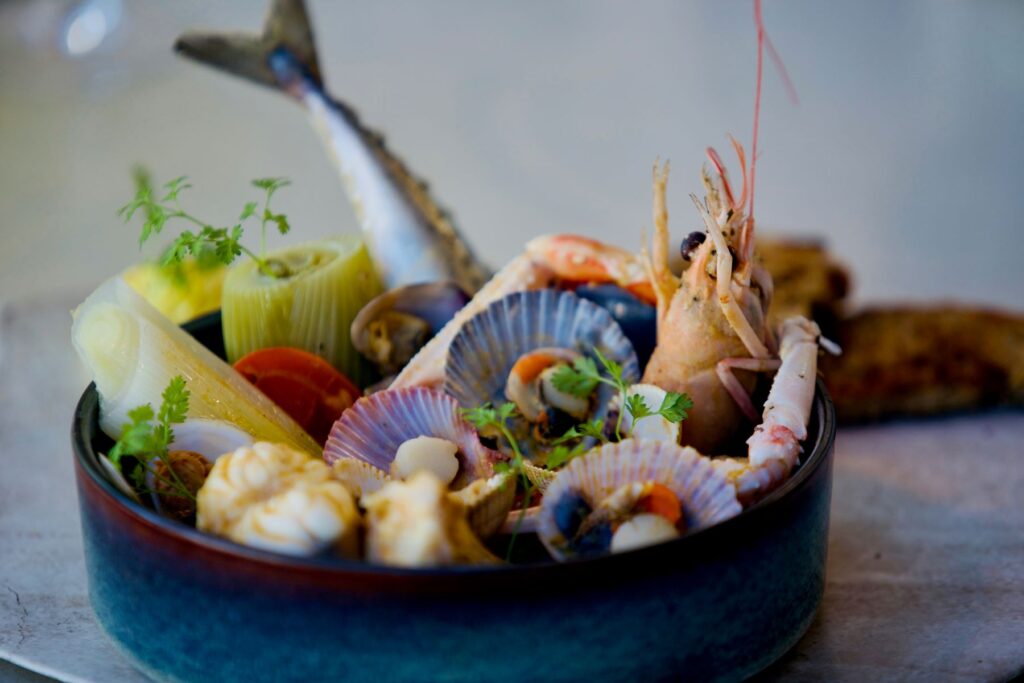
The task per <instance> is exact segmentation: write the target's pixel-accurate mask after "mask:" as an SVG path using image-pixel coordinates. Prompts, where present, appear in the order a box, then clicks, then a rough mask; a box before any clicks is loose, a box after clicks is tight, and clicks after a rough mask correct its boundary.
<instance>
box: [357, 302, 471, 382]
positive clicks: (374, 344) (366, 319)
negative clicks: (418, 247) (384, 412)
mask: <svg viewBox="0 0 1024 683" xmlns="http://www.w3.org/2000/svg"><path fill="white" fill-rule="evenodd" d="M468 301H469V297H468V296H467V295H466V293H465V292H464V291H463V290H462V288H461V287H459V286H458V285H457V284H455V283H454V282H428V283H421V284H415V285H405V286H403V287H398V288H396V289H392V290H390V291H388V292H384V293H383V294H381V295H380V296H378V297H376V298H375V299H373V300H372V301H370V303H368V304H366V306H364V307H363V309H362V310H361V311H359V315H357V316H356V317H355V319H354V320H353V321H352V343H353V344H354V345H355V347H356V349H357V350H358V351H359V352H360V353H361V354H363V355H364V356H365V357H366V358H367V359H369V360H370V362H372V363H373V364H374V365H376V366H377V369H378V370H379V371H380V372H381V374H383V375H393V374H395V373H396V372H398V371H399V370H401V369H402V368H403V367H405V365H406V363H408V362H409V360H410V359H411V358H412V357H413V356H414V355H416V353H417V352H418V351H419V350H420V348H422V347H423V345H424V344H426V343H427V341H429V340H430V338H431V337H433V336H434V335H435V334H437V332H438V331H439V330H440V329H441V328H442V327H444V326H445V324H446V323H447V322H448V321H449V320H451V319H452V317H453V316H454V315H455V314H456V313H458V311H459V310H460V309H461V308H462V307H463V306H465V305H466V303H467V302H468Z"/></svg>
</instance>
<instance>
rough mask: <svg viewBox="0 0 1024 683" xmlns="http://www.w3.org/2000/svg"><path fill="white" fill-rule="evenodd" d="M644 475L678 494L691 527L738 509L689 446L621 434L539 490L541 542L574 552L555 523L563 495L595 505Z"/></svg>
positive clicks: (562, 554)
mask: <svg viewBox="0 0 1024 683" xmlns="http://www.w3.org/2000/svg"><path fill="white" fill-rule="evenodd" d="M646 481H654V482H657V483H659V484H663V485H665V486H667V487H668V488H669V489H671V490H672V491H673V492H674V493H675V494H676V496H678V498H679V502H680V504H681V506H682V510H683V516H684V518H685V519H686V528H687V530H690V531H693V530H697V529H702V528H704V527H708V526H711V525H713V524H717V523H718V522H721V521H723V520H726V519H729V518H730V517H734V516H735V515H738V514H739V513H740V512H741V510H742V509H743V508H742V507H741V506H740V503H739V501H738V500H737V499H736V489H735V488H734V487H733V486H732V484H730V483H729V482H728V481H727V480H726V478H725V476H724V475H723V474H722V473H721V472H719V471H717V470H716V469H715V467H714V466H713V465H712V464H711V461H710V460H709V459H707V458H705V457H703V456H701V455H700V454H699V453H697V451H695V450H694V449H692V448H683V447H681V446H678V445H676V444H672V443H668V442H664V441H649V440H634V439H626V440H625V441H620V442H619V443H614V444H606V445H604V446H601V447H600V448H596V449H594V450H593V451H591V452H590V453H587V454H586V455H583V456H581V457H579V458H576V459H575V460H573V461H572V462H570V463H569V464H568V465H567V466H566V468H565V469H564V470H562V471H561V472H559V473H558V476H557V477H556V478H555V481H553V482H552V483H551V485H550V486H549V487H548V489H547V491H546V492H545V493H544V499H543V500H542V501H541V510H540V514H539V519H538V522H537V526H538V529H537V533H538V535H539V536H540V540H541V542H543V543H544V547H546V548H547V549H548V552H550V553H551V555H552V556H553V557H555V558H556V559H558V560H567V559H570V558H572V557H573V556H574V553H573V551H572V549H571V548H570V547H569V541H568V539H566V538H565V537H564V536H563V535H562V533H561V532H560V531H559V529H558V526H557V524H556V523H555V505H556V504H557V503H558V500H559V499H560V498H561V497H562V496H563V495H565V494H567V493H570V492H575V493H578V494H580V495H582V496H583V498H584V499H585V500H586V501H587V504H588V505H590V507H591V508H596V507H597V506H598V505H599V504H600V503H601V502H602V501H603V500H605V499H606V498H608V496H610V495H612V494H613V493H614V492H616V491H617V490H619V489H620V488H621V487H622V486H623V485H625V484H630V483H633V482H646Z"/></svg>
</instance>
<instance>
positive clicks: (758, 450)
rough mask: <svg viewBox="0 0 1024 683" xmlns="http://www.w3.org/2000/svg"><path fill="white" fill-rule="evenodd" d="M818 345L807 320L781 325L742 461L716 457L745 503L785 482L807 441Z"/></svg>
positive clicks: (817, 332) (814, 327) (817, 335)
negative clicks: (774, 366) (758, 417)
mask: <svg viewBox="0 0 1024 683" xmlns="http://www.w3.org/2000/svg"><path fill="white" fill-rule="evenodd" d="M819 342H824V340H822V339H821V332H820V330H819V329H818V326H817V325H815V324H814V323H813V322H811V321H809V320H807V319H806V318H802V317H799V316H797V317H795V318H790V319H788V320H786V321H785V322H784V323H783V324H782V337H781V340H780V344H781V346H780V350H779V357H780V363H781V364H780V366H779V370H778V372H777V373H776V374H775V379H774V380H773V382H772V387H771V390H770V391H769V392H768V398H767V399H766V400H765V403H764V411H763V414H762V421H761V424H759V425H758V426H757V427H756V428H755V429H754V433H753V434H752V435H751V436H750V438H749V439H747V446H748V451H747V458H746V459H742V458H716V459H714V460H712V463H713V464H714V466H715V468H716V469H717V470H718V471H719V472H721V473H722V474H724V475H725V476H726V477H728V479H729V481H730V482H732V483H733V485H734V486H735V487H736V492H737V495H738V496H739V498H740V500H741V502H743V504H744V505H750V504H752V503H754V502H756V501H758V500H760V499H761V498H763V497H764V496H765V495H767V494H768V493H770V492H771V491H773V490H775V489H776V488H778V487H779V486H780V485H781V484H782V483H783V482H785V481H786V479H788V478H789V475H790V473H791V472H792V471H793V467H795V466H796V464H797V459H798V458H799V456H800V453H801V452H802V450H803V448H802V446H801V442H802V441H803V440H804V439H806V438H807V423H808V421H809V420H810V416H811V405H812V403H813V401H814V391H815V380H816V379H817V364H818V344H819Z"/></svg>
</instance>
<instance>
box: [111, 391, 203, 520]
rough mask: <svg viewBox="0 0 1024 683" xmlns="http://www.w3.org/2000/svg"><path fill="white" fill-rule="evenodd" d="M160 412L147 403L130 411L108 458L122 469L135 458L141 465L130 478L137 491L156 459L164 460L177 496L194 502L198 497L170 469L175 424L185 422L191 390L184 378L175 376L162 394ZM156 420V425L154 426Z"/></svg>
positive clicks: (138, 464) (135, 468)
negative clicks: (124, 460) (125, 461)
mask: <svg viewBox="0 0 1024 683" xmlns="http://www.w3.org/2000/svg"><path fill="white" fill-rule="evenodd" d="M161 399H162V402H161V404H160V410H158V411H156V412H155V413H154V411H153V406H151V405H150V404H148V403H146V404H145V405H141V406H138V407H137V408H133V409H132V410H129V411H128V419H129V420H131V422H128V423H125V424H124V426H123V427H122V428H121V436H120V438H118V440H117V443H115V444H114V447H113V448H111V449H110V452H109V453H107V457H108V458H109V459H110V461H111V462H112V463H114V466H115V467H118V468H120V467H121V466H122V465H121V459H122V458H123V457H125V456H132V457H134V458H135V459H136V460H137V461H138V462H136V463H135V466H134V468H133V469H132V470H131V471H130V472H129V473H128V476H129V478H131V480H132V481H133V482H134V483H135V485H136V486H137V487H138V488H142V487H143V484H144V482H145V478H146V470H147V469H149V468H150V467H151V466H152V464H153V463H154V461H155V460H162V461H163V462H164V464H165V465H167V471H168V473H169V474H170V480H166V483H168V484H170V485H171V488H172V489H174V491H175V494H176V495H179V496H182V497H185V498H188V499H190V500H195V496H194V495H192V493H191V491H189V490H188V488H187V487H186V486H185V484H184V483H183V482H182V481H181V479H180V478H179V477H178V475H177V473H175V471H174V468H173V467H171V466H170V460H169V457H168V452H167V449H168V447H169V446H170V445H171V442H172V441H174V429H173V426H172V425H175V424H180V423H182V422H184V421H185V418H186V416H187V415H188V403H189V391H188V389H187V388H186V387H185V378H184V377H182V376H181V375H177V376H176V377H173V378H172V379H171V381H170V382H169V383H168V385H167V388H166V389H164V391H163V394H162V395H161ZM154 420H155V421H156V424H154Z"/></svg>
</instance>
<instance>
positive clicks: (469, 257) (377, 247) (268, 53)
mask: <svg viewBox="0 0 1024 683" xmlns="http://www.w3.org/2000/svg"><path fill="white" fill-rule="evenodd" d="M175 49H176V50H177V51H178V52H179V53H181V54H183V55H185V56H187V57H190V58H193V59H196V60H198V61H200V62H203V63H205V64H208V65H211V66H214V67H216V68H218V69H222V70H225V71H228V72H230V73H233V74H235V75H238V76H242V77H244V78H247V79H249V80H252V81H255V82H257V83H260V84H262V85H266V86H269V87H273V88H275V89H278V90H282V91H284V92H286V93H287V94H289V95H291V96H292V97H293V98H294V99H295V100H297V101H298V102H299V103H300V104H302V105H303V107H304V108H305V109H306V111H307V112H308V114H309V117H310V120H311V122H312V123H313V127H314V128H315V129H316V131H317V132H318V133H319V135H320V137H321V139H322V140H323V142H324V144H325V145H326V147H327V149H328V151H329V152H330V155H331V158H332V159H333V160H334V162H335V164H336V166H337V168H338V171H339V173H340V175H341V178H342V181H343V183H344V186H345V190H346V193H347V194H348V197H349V201H350V202H351V204H352V206H353V208H354V210H355V213H356V217H357V219H358V220H359V224H360V227H361V229H362V231H363V235H364V238H365V240H366V242H367V246H368V247H369V249H370V253H371V254H372V255H373V258H374V261H375V263H376V265H377V269H378V271H379V272H380V276H381V278H382V279H383V280H384V282H385V283H386V285H387V287H388V288H389V289H390V288H393V287H397V286H401V285H407V284H413V283H418V282H432V281H437V280H452V281H454V282H456V283H458V284H459V286H461V287H462V288H463V289H464V290H465V291H467V292H469V293H471V294H472V293H474V292H476V291H477V290H478V289H479V288H480V286H481V285H482V284H483V283H484V282H485V281H486V280H487V279H488V278H489V277H490V274H491V273H490V271H489V270H488V269H487V268H486V267H485V266H484V265H483V264H482V263H481V262H480V261H479V260H478V259H477V258H476V256H475V255H474V254H473V252H472V251H471V250H470V248H469V247H468V246H467V245H466V243H465V241H464V240H463V239H462V237H461V235H460V234H459V232H458V231H457V230H456V228H455V226H454V225H453V224H452V222H451V219H450V216H449V215H448V214H447V212H446V211H444V210H443V209H442V208H440V207H439V206H438V204H437V203H436V202H435V201H434V200H433V198H432V197H431V196H430V193H429V192H428V191H427V187H426V184H425V183H424V182H423V181H421V180H420V179H419V178H417V177H416V176H415V175H413V173H412V172H411V171H410V170H409V169H408V168H407V167H406V166H405V164H404V163H402V161H401V160H399V159H398V158H397V157H396V156H394V155H393V154H392V153H391V152H390V151H389V150H388V149H387V148H386V147H385V146H384V142H383V138H382V137H381V136H380V135H379V134H377V133H375V132H373V131H372V130H370V129H368V128H366V127H365V126H364V125H363V124H362V123H361V122H360V120H359V117H358V116H357V115H356V113H355V112H354V111H353V110H352V108H351V107H349V106H348V105H346V104H344V103H343V102H340V101H338V100H336V99H334V98H333V97H331V96H330V95H328V94H327V92H326V91H325V90H324V88H323V84H322V80H321V78H320V68H319V65H318V63H317V58H316V49H315V46H314V42H313V33H312V29H311V26H310V24H309V19H308V15H307V13H306V9H305V7H304V5H303V2H302V0H274V2H273V3H272V4H271V8H270V12H269V15H268V17H267V21H266V24H265V27H264V33H263V34H262V35H260V36H241V35H237V34H225V35H219V34H200V33H187V34H185V35H183V36H181V37H180V38H178V40H177V42H176V43H175Z"/></svg>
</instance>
